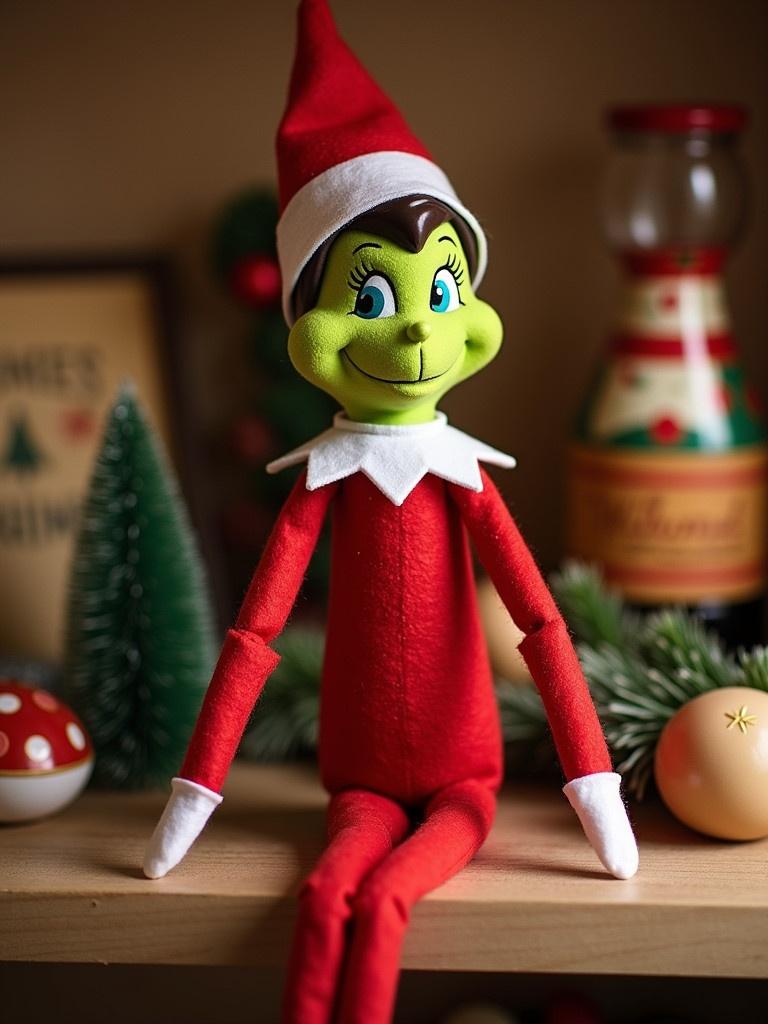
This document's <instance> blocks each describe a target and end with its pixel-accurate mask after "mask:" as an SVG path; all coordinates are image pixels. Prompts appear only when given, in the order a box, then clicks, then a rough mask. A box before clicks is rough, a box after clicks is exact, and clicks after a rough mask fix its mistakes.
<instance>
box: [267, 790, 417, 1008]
mask: <svg viewBox="0 0 768 1024" xmlns="http://www.w3.org/2000/svg"><path fill="white" fill-rule="evenodd" d="M408 827H409V822H408V816H407V815H406V813H405V811H404V810H403V809H402V807H400V805H399V804H397V803H395V802H394V801H392V800H388V799H387V798H386V797H383V796H379V795H378V794H376V793H370V792H368V791H367V790H361V789H354V790H346V791H344V792H343V793H339V794H337V795H336V796H334V797H333V798H332V799H331V803H330V806H329V808H328V836H329V843H328V847H327V849H326V850H325V852H324V853H323V855H322V857H321V858H320V860H319V862H318V864H317V867H316V868H315V869H314V871H313V872H312V874H311V875H310V876H309V878H308V879H307V880H306V882H305V883H304V885H303V886H302V888H301V892H300V894H299V912H298V917H297V920H296V928H295V932H294V939H293V949H292V952H291V959H290V962H289V965H288V980H287V983H286V989H285V997H284V1003H283V1021H284V1024H328V1022H329V1021H330V1020H331V1015H332V1013H333V1007H334V1003H335V1000H336V997H337V988H338V979H339V974H340V971H341V966H342V963H343V960H344V952H345V934H346V924H347V922H348V921H349V918H350V917H351V915H352V900H353V898H354V895H355V893H356V892H357V889H358V886H359V885H360V883H361V881H362V880H363V878H365V876H366V875H367V874H368V873H369V872H370V871H371V870H372V869H373V868H374V867H376V865H377V864H379V863H380V861H381V860H383V858H384V857H386V856H387V854H388V853H390V852H391V850H392V848H393V846H394V845H395V844H396V843H399V842H400V840H401V839H402V838H403V836H404V835H405V834H406V833H407V831H408Z"/></svg>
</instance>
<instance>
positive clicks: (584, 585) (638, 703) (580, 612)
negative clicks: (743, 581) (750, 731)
mask: <svg viewBox="0 0 768 1024" xmlns="http://www.w3.org/2000/svg"><path fill="white" fill-rule="evenodd" d="M553 590H554V592H555V595H556V597H557V599H558V603H559V605H560V607H561V608H562V610H563V613H564V615H565V617H566V620H567V622H568V624H569V625H570V627H571V629H572V630H573V632H574V633H575V635H576V637H577V639H578V640H579V641H580V643H579V645H578V652H579V656H580V658H581V664H582V666H583V668H584V674H585V676H586V678H587V681H588V683H589V686H590V689H591V692H592V696H593V697H594V700H595V704H596V706H597V710H598V714H599V715H600V719H601V721H602V722H603V725H604V728H605V735H606V738H607V740H608V746H609V747H610V749H611V750H612V752H613V754H614V756H615V757H616V761H617V769H618V771H620V772H621V773H622V774H623V775H624V777H625V779H626V782H627V788H628V790H629V791H630V792H631V793H633V794H634V795H635V796H636V797H638V798H642V796H643V794H644V792H645V789H646V786H647V784H648V781H649V779H650V777H651V774H652V771H653V759H654V754H655V751H656V744H657V743H658V741H659V737H660V736H661V733H662V730H663V729H664V727H665V725H666V724H667V722H668V721H669V720H670V719H671V718H672V716H673V715H675V713H676V712H677V711H679V709H680V708H682V707H683V705H684V704H686V703H687V702H688V701H690V700H693V699H694V698H695V697H698V696H699V695H700V694H702V693H706V692H707V691H710V690H719V689H720V688H722V687H731V686H747V687H751V688H753V689H754V690H764V691H768V649H766V648H765V647H755V648H754V649H753V650H751V651H740V652H739V653H738V655H735V656H734V655H732V654H729V653H728V652H726V650H725V649H724V647H723V644H722V641H721V640H720V639H719V638H718V637H717V636H716V635H714V634H712V633H709V632H707V631H706V630H705V629H704V627H703V626H702V624H701V622H700V621H699V620H698V619H697V618H696V617H694V616H692V615H690V614H687V613H686V612H684V611H681V610H679V609H677V610H668V611H662V612H658V613H653V614H649V615H639V614H637V613H636V612H634V611H628V610H626V609H625V607H624V605H623V603H622V601H621V600H620V598H619V597H618V596H617V595H616V594H615V593H614V592H612V591H611V590H608V589H606V587H605V584H604V583H603V581H602V578H601V577H600V575H599V573H598V572H597V571H596V570H594V569H591V568H588V567H584V566H580V565H578V564H571V565H569V566H567V567H566V568H565V569H564V570H563V572H561V573H560V574H559V575H558V576H557V577H555V579H554V580H553ZM499 700H500V704H501V715H502V723H503V726H504V735H505V738H506V739H507V740H508V741H509V742H510V743H511V744H513V746H514V747H516V748H518V749H517V754H516V756H517V758H518V759H519V760H526V759H528V754H529V752H531V751H533V752H534V754H535V755H536V763H537V764H540V765H543V764H546V763H547V761H551V750H550V756H549V758H546V757H544V756H542V748H544V747H545V746H546V744H547V743H548V735H547V725H546V716H545V711H544V707H543V705H542V703H541V700H540V698H539V696H538V695H537V694H536V692H535V691H534V690H533V689H531V688H530V687H515V686H504V685H501V686H500V688H499Z"/></svg>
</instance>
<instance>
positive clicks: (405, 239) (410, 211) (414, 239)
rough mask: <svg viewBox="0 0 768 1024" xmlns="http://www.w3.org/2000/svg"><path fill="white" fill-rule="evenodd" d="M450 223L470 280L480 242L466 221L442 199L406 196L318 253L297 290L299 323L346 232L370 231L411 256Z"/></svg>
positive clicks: (361, 219)
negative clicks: (331, 255) (335, 245)
mask: <svg viewBox="0 0 768 1024" xmlns="http://www.w3.org/2000/svg"><path fill="white" fill-rule="evenodd" d="M446 223H451V224H452V225H453V227H454V228H455V229H456V234H457V235H458V236H459V240H460V241H461V244H462V248H463V249H464V254H465V256H466V257H467V262H468V263H469V272H470V276H472V275H474V273H475V270H476V267H477V242H476V241H475V236H474V235H473V233H472V231H471V230H470V228H469V226H468V225H467V223H466V221H464V220H463V219H462V218H461V217H459V216H458V214H457V213H456V212H455V211H454V210H452V209H451V208H450V206H446V204H445V203H441V202H440V200H439V199H433V198H432V197H431V196H423V195H414V196H405V197H404V198H402V199H393V200H391V201H390V202H388V203H382V204H381V205H380V206H374V208H373V209H372V210H368V211H367V212H366V213H362V214H361V215H360V216H359V217H355V219H354V220H352V221H350V223H349V224H345V225H344V227H343V228H340V230H339V231H337V232H335V233H334V234H333V235H331V237H330V238H327V239H326V240H325V241H324V242H323V243H322V244H321V245H320V246H319V247H318V248H317V249H316V250H315V252H314V253H313V254H312V256H311V257H310V259H309V261H308V263H307V264H306V266H305V267H304V269H303V270H302V271H301V274H300V275H299V280H298V281H297V282H296V287H295V288H294V289H293V295H292V297H291V304H292V307H293V315H294V316H295V317H296V319H298V318H299V317H300V316H302V315H303V314H304V313H306V312H307V311H308V310H310V309H312V308H313V307H314V305H315V304H316V302H317V297H318V295H319V294H320V285H321V284H322V281H323V273H324V271H325V264H326V261H327V259H328V253H329V251H330V248H331V246H332V245H333V243H334V241H335V240H336V238H337V237H338V235H339V234H341V232H342V231H349V230H352V229H354V230H355V231H369V232H370V233H371V234H372V235H379V236H380V237H381V238H386V239H388V240H389V241H390V242H394V243H395V244H396V245H399V246H400V247H401V248H403V249H407V250H408V252H421V250H422V249H423V248H424V245H425V243H426V241H427V239H428V238H429V236H430V235H431V234H432V232H433V231H434V230H435V228H438V227H440V225H441V224H446Z"/></svg>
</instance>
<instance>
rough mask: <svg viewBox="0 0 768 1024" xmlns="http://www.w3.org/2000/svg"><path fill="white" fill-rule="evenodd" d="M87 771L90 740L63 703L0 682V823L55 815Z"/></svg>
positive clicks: (25, 687)
mask: <svg viewBox="0 0 768 1024" xmlns="http://www.w3.org/2000/svg"><path fill="white" fill-rule="evenodd" d="M92 769H93V747H92V745H91V741H90V739H89V738H88V734H87V733H86V731H85V729H84V728H83V723H82V722H81V721H80V719H79V718H78V717H77V715H75V713H74V712H73V711H71V710H70V709H69V708H68V707H67V706H66V704H63V703H62V702H61V701H60V700H59V699H58V697H54V696H53V695H52V694H50V693H48V691H47V690H40V689H38V688H37V687H35V686H30V685H26V684H24V683H19V682H17V681H16V680H11V679H0V822H13V821H30V820H32V819H33V818H42V817H43V816H44V815H46V814H53V813H54V811H58V810H61V808H62V807H65V806H66V805H67V804H68V803H69V802H70V801H71V800H74V798H75V797H76V796H77V795H78V793H79V792H80V791H81V790H82V788H83V787H84V786H85V784H86V782H87V781H88V779H89V777H90V774H91V771H92Z"/></svg>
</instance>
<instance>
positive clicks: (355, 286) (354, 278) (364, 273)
mask: <svg viewBox="0 0 768 1024" xmlns="http://www.w3.org/2000/svg"><path fill="white" fill-rule="evenodd" d="M373 273H375V271H374V268H373V267H371V266H369V265H368V264H367V263H366V262H365V261H362V262H361V263H360V264H359V265H358V266H356V267H353V268H352V270H351V271H350V273H349V279H348V280H347V284H348V285H349V287H350V288H351V289H352V291H353V292H359V291H360V289H361V288H362V287H363V285H364V284H365V282H366V281H367V280H368V278H369V277H370V276H371V274H373Z"/></svg>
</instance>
